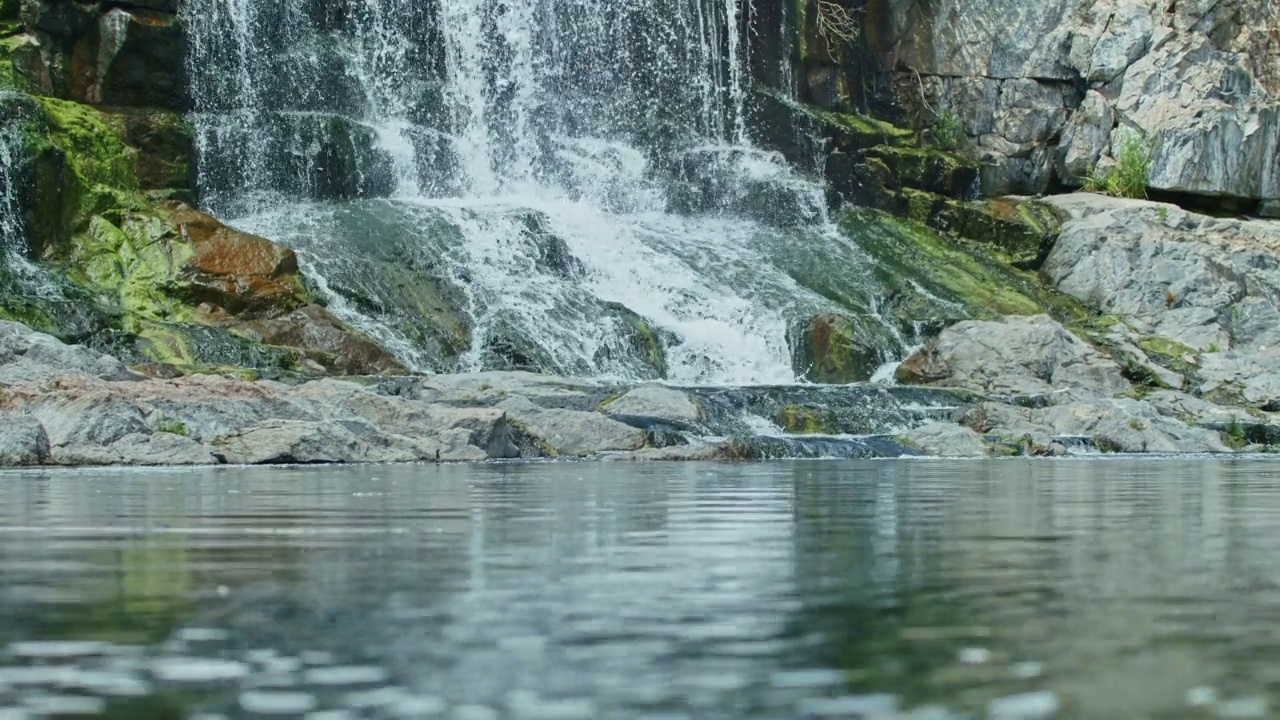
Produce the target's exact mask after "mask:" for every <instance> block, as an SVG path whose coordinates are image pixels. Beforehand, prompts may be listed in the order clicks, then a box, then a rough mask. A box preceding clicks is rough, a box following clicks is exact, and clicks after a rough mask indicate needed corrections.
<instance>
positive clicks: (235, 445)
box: [215, 420, 418, 465]
mask: <svg viewBox="0 0 1280 720" xmlns="http://www.w3.org/2000/svg"><path fill="white" fill-rule="evenodd" d="M215 447H216V448H217V450H218V452H220V453H221V455H222V456H223V457H224V458H225V459H226V461H227V462H229V463H233V464H244V465H265V464H275V463H298V464H309V463H354V462H408V461H410V460H416V459H418V458H417V455H416V454H415V453H413V452H412V451H411V450H409V449H408V448H406V447H400V448H383V449H375V448H374V447H372V446H370V444H369V443H366V442H365V441H364V440H362V439H360V438H359V437H357V436H356V434H355V433H353V432H352V431H351V430H350V429H348V428H347V427H346V426H345V425H343V424H342V423H339V422H335V421H321V422H305V421H297V420H267V421H265V422H263V423H260V424H258V425H255V426H253V427H250V428H246V429H245V430H243V431H241V432H239V433H237V434H235V435H232V436H230V437H226V438H223V439H222V440H220V441H218V442H217V443H215Z"/></svg>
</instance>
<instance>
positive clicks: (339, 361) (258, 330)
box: [231, 305, 405, 375]
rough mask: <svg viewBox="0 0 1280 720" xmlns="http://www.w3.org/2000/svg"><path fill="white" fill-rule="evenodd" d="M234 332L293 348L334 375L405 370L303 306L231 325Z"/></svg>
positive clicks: (322, 314) (327, 314)
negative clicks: (273, 315) (274, 315)
mask: <svg viewBox="0 0 1280 720" xmlns="http://www.w3.org/2000/svg"><path fill="white" fill-rule="evenodd" d="M231 327H233V328H234V329H235V330H236V331H237V332H239V333H241V334H243V335H245V336H247V337H250V338H252V339H254V340H256V341H258V342H261V343H265V344H267V345H283V346H286V347H292V348H297V349H298V350H301V351H302V352H303V354H304V355H306V356H307V357H308V358H309V359H312V360H314V361H316V362H318V363H319V364H320V366H321V367H322V368H323V369H324V370H325V371H327V372H330V373H333V374H337V375H372V374H378V373H398V372H404V371H405V369H404V367H403V366H401V365H400V363H399V362H397V361H396V359H395V358H394V357H392V356H391V354H390V353H388V352H387V351H386V350H383V349H382V348H381V347H380V346H379V345H377V344H376V343H374V342H373V341H372V340H369V339H368V338H366V337H364V336H363V335H360V334H358V333H356V332H355V331H353V330H351V329H349V328H347V327H346V326H345V325H343V324H342V321H340V320H338V319H337V318H336V317H334V316H333V315H332V314H331V313H330V312H329V311H327V310H325V309H324V308H321V307H319V306H317V305H305V306H303V307H300V308H297V309H296V310H292V311H290V312H289V313H286V314H284V315H280V316H278V317H272V318H269V319H260V320H246V321H242V322H235V323H232V324H231Z"/></svg>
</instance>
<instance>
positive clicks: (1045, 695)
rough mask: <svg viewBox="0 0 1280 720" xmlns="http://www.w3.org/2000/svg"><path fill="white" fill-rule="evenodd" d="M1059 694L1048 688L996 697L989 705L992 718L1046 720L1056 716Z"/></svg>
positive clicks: (989, 713) (993, 719) (992, 719)
mask: <svg viewBox="0 0 1280 720" xmlns="http://www.w3.org/2000/svg"><path fill="white" fill-rule="evenodd" d="M1059 709H1060V706H1059V703H1058V696H1057V695H1055V694H1053V693H1052V692H1049V691H1047V690H1044V691H1040V692H1029V693H1022V694H1020V695H1009V696H1006V697H1002V698H996V699H995V700H992V701H991V703H990V704H989V705H987V717H988V718H989V719H990V720H1045V719H1046V718H1052V717H1056V716H1057V714H1058V710H1059Z"/></svg>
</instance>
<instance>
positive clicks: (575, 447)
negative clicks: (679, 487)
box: [498, 397, 646, 457]
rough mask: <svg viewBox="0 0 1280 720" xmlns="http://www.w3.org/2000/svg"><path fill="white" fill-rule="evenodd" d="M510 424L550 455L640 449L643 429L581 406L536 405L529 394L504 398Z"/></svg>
mask: <svg viewBox="0 0 1280 720" xmlns="http://www.w3.org/2000/svg"><path fill="white" fill-rule="evenodd" d="M498 407H500V408H502V409H503V410H506V411H507V415H508V416H509V417H510V422H511V423H512V425H513V426H514V427H515V428H516V429H517V430H518V431H521V432H523V433H526V434H527V435H529V436H530V437H531V438H532V439H533V440H534V442H536V443H537V444H538V445H540V446H541V448H542V449H543V450H544V451H545V452H546V454H548V455H551V456H568V457H574V456H578V457H582V456H587V455H593V454H596V453H601V452H607V451H610V450H639V449H640V448H642V447H644V445H645V439H646V437H645V432H644V430H641V429H639V428H634V427H631V426H630V425H626V424H624V423H620V422H618V421H617V420H612V419H610V418H608V417H605V416H604V415H601V414H599V413H594V412H585V411H581V410H563V409H559V408H543V407H539V406H537V405H535V404H533V402H531V401H530V400H529V399H528V398H522V397H516V398H510V399H508V400H504V401H503V402H501V403H499V404H498Z"/></svg>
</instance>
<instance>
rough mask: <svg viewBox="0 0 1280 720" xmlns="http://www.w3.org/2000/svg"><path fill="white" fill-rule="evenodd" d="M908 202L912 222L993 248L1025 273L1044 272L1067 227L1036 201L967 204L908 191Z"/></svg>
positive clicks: (1047, 207) (1008, 199) (905, 196)
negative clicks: (1063, 227) (1062, 229)
mask: <svg viewBox="0 0 1280 720" xmlns="http://www.w3.org/2000/svg"><path fill="white" fill-rule="evenodd" d="M903 200H904V205H905V212H904V213H901V214H904V215H905V216H906V217H908V218H909V219H911V220H915V221H916V222H921V223H924V224H926V225H928V226H930V227H932V228H934V229H936V230H939V231H941V232H946V233H953V234H956V235H959V236H961V237H964V238H966V239H968V240H972V241H975V242H978V243H981V244H983V245H988V246H991V247H992V248H993V249H995V250H996V251H997V252H1000V253H1001V254H1003V255H1006V256H1008V258H1009V259H1010V261H1011V262H1012V263H1013V264H1014V265H1015V266H1017V267H1020V268H1023V269H1037V268H1039V267H1040V265H1041V264H1042V263H1043V262H1044V259H1045V257H1046V256H1047V255H1048V254H1049V250H1051V249H1052V248H1053V242H1054V240H1056V239H1057V237H1058V231H1059V229H1060V228H1061V226H1062V220H1061V218H1060V217H1059V216H1058V214H1057V213H1056V212H1055V211H1054V210H1053V208H1051V207H1049V206H1048V205H1046V204H1044V203H1042V202H1039V201H1037V200H1034V199H1031V198H993V199H990V200H975V201H967V202H966V201H960V200H955V199H952V198H948V197H943V196H941V195H937V194H933V193H928V192H921V191H916V190H905V191H904V192H903Z"/></svg>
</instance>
